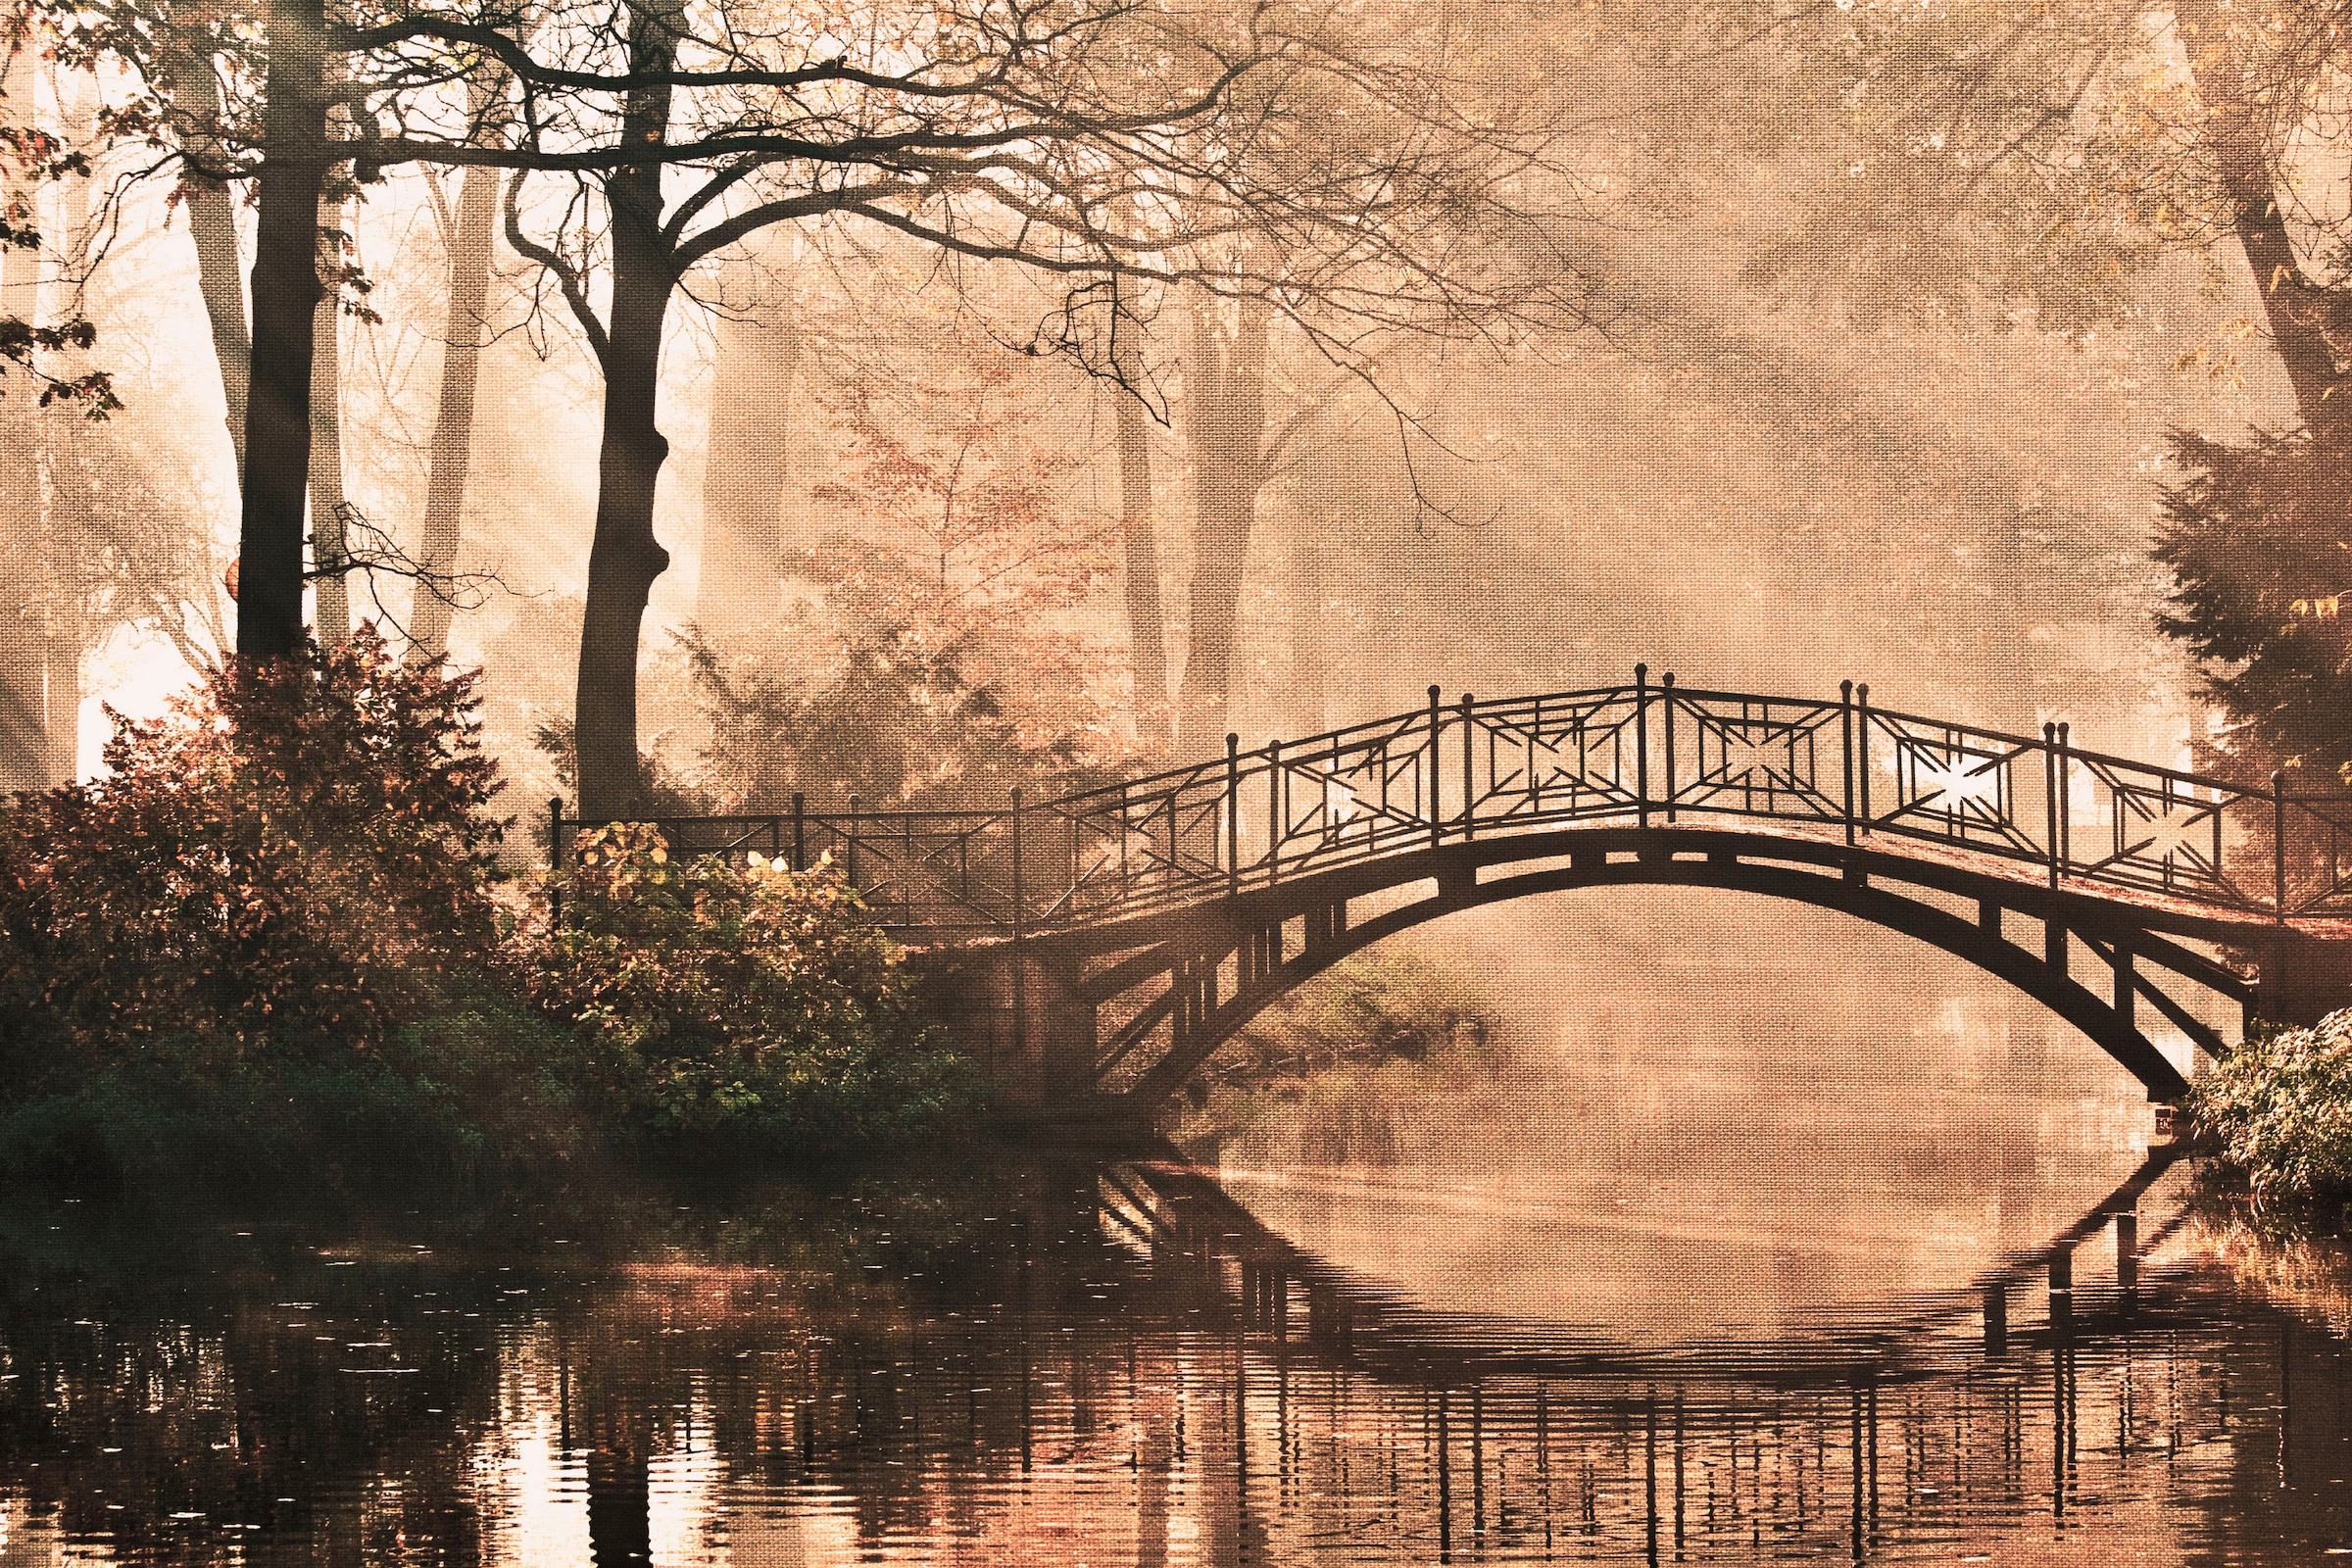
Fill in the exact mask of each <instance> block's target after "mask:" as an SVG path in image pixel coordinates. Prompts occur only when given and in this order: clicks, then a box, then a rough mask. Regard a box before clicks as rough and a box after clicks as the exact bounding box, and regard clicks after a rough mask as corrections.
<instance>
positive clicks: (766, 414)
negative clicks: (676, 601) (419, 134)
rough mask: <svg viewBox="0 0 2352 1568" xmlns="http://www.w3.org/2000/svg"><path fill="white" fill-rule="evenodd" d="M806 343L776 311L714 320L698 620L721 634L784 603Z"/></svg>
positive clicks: (769, 616) (750, 625)
mask: <svg viewBox="0 0 2352 1568" xmlns="http://www.w3.org/2000/svg"><path fill="white" fill-rule="evenodd" d="M801 351H802V339H801V331H800V328H799V327H798V326H797V325H796V324H794V323H793V322H792V321H790V320H788V319H781V317H780V316H779V319H777V320H776V321H775V322H774V323H773V324H770V323H768V322H766V321H761V320H760V319H722V320H721V321H720V322H719V323H718V356H717V360H716V363H715V366H714V367H713V374H712V384H711V435H710V445H709V449H708V450H707V451H706V452H705V454H704V458H703V564H702V574H701V576H700V578H699V579H698V580H697V582H696V585H695V595H694V618H695V621H696V623H697V624H699V625H700V626H702V627H703V628H704V630H706V631H708V632H711V634H713V635H715V636H718V637H720V638H721V639H722V640H724V639H726V638H728V637H730V636H739V635H741V634H743V633H747V632H756V631H757V630H758V629H759V628H760V627H763V626H767V625H770V624H772V623H773V622H774V620H775V618H776V616H777V614H778V613H779V612H780V611H781V609H782V606H781V605H780V603H779V602H778V597H777V585H778V583H779V582H781V581H782V579H783V575H784V537H783V521H782V513H783V508H784V493H785V479H786V476H787V474H788V473H789V471H790V467H791V462H792V392H793V381H794V378H795V376H796V375H797V373H798V371H799V369H800V363H801Z"/></svg>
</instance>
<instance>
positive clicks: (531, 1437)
mask: <svg viewBox="0 0 2352 1568" xmlns="http://www.w3.org/2000/svg"><path fill="white" fill-rule="evenodd" d="M1499 929H1500V928H1498V927H1492V926H1490V927H1484V928H1481V927H1465V928H1463V929H1462V930H1459V931H1456V932H1454V933H1452V934H1451V939H1452V940H1453V941H1454V942H1455V943H1456V944H1457V948H1456V951H1457V952H1458V953H1459V954H1461V955H1463V956H1466V957H1469V958H1479V959H1480V961H1487V959H1486V958H1480V956H1481V955H1487V956H1488V957H1490V958H1491V957H1492V953H1491V948H1492V944H1493V942H1494V940H1495V937H1496V934H1497V932H1498V930H1499ZM1567 929H1569V930H1570V932H1571V934H1574V929H1575V928H1573V926H1570V927H1568V928H1567ZM1808 930H1809V928H1798V930H1797V935H1798V936H1799V937H1803V936H1805V933H1806V931H1808ZM1587 935H1588V936H1589V933H1587ZM1825 940H1827V938H1825ZM1783 948H1784V951H1785V953H1786V955H1787V956H1786V959H1785V962H1784V964H1783V968H1782V970H1781V971H1780V975H1781V978H1780V981H1779V982H1778V983H1775V984H1770V985H1765V986H1761V987H1757V988H1753V989H1751V990H1750V991H1749V992H1748V993H1746V994H1745V1000H1744V1001H1742V1002H1741V1003H1740V1006H1739V1008H1737V1009H1736V1010H1732V1011H1728V1012H1727V1011H1725V1010H1724V1009H1723V1008H1721V1007H1715V1008H1711V1009H1710V1013H1709V1017H1708V1019H1707V1020H1706V1021H1707V1027H1704V1028H1701V1027H1697V1024H1698V1022H1699V1020H1698V1018H1697V1017H1696V1016H1695V1014H1694V1012H1693V1011H1692V1009H1691V1006H1690V1005H1689V1000H1688V999H1689V998H1690V997H1691V995H1693V994H1699V993H1693V992H1692V990H1691V988H1692V987H1694V986H1703V985H1704V984H1707V983H1709V981H1708V977H1707V975H1705V974H1704V973H1701V972H1698V971H1696V970H1692V969H1691V968H1690V966H1689V965H1687V964H1686V965H1685V966H1684V967H1683V968H1681V969H1678V970H1676V971H1675V972H1674V973H1671V974H1665V975H1660V974H1657V973H1648V974H1646V975H1645V977H1643V978H1641V979H1640V980H1639V982H1638V983H1637V981H1636V980H1635V979H1634V978H1633V976H1634V975H1635V973H1636V971H1637V970H1641V969H1642V967H1643V964H1642V962H1641V961H1638V960H1640V958H1641V956H1640V955H1620V957H1621V958H1622V959H1623V961H1622V962H1621V963H1619V964H1618V965H1617V966H1616V970H1615V972H1616V973H1617V974H1618V975H1619V976H1620V978H1621V980H1622V984H1621V985H1620V986H1619V987H1618V989H1615V990H1608V991H1603V990H1595V989H1590V988H1589V987H1590V984H1591V983H1590V982H1589V981H1577V980H1571V979H1570V978H1567V977H1568V976H1570V975H1571V974H1572V973H1573V972H1574V970H1575V968H1576V965H1574V964H1572V963H1570V962H1569V961H1568V960H1567V958H1566V957H1565V956H1563V957H1562V959H1561V961H1560V962H1559V963H1558V964H1557V965H1556V966H1547V965H1546V964H1545V963H1541V962H1532V961H1528V960H1525V959H1524V958H1522V959H1519V960H1514V961H1516V962H1517V963H1518V967H1517V968H1516V969H1513V970H1512V971H1511V972H1510V975H1509V978H1510V983H1511V1006H1512V1008H1513V1009H1514V1011H1515V1013H1516V1015H1517V1016H1516V1026H1517V1027H1518V1028H1519V1029H1520V1030H1521V1032H1522V1035H1523V1037H1524V1044H1525V1049H1524V1050H1523V1051H1522V1053H1521V1054H1520V1056H1519V1057H1518V1059H1517V1064H1516V1065H1515V1066H1513V1067H1511V1068H1510V1069H1508V1070H1506V1071H1504V1072H1502V1073H1501V1074H1499V1075H1497V1076H1494V1077H1487V1078H1481V1079H1478V1080H1477V1081H1450V1082H1447V1083H1445V1084H1440V1085H1433V1086H1429V1087H1428V1088H1427V1091H1426V1093H1425V1095H1424V1098H1422V1099H1421V1100H1420V1101H1418V1102H1412V1101H1409V1099H1408V1100H1407V1101H1402V1102H1399V1103H1393V1104H1384V1105H1381V1106H1374V1107H1367V1106H1364V1105H1361V1104H1356V1105H1352V1106H1347V1107H1341V1108H1335V1107H1334V1106H1333V1105H1331V1104H1329V1103H1320V1102H1316V1101H1314V1100H1313V1098H1312V1097H1309V1099H1308V1100H1306V1101H1302V1102H1299V1103H1280V1104H1275V1105H1271V1106H1265V1107H1259V1108H1258V1109H1256V1110H1253V1111H1251V1112H1250V1114H1249V1115H1247V1116H1236V1117H1233V1118H1230V1124H1229V1125H1227V1126H1225V1127H1224V1128H1223V1129H1222V1133H1223V1138H1222V1144H1221V1148H1220V1150H1219V1157H1218V1158H1217V1160H1216V1161H1214V1162H1202V1163H1201V1164H1194V1165H1183V1164H1176V1163H1170V1162H1166V1161H1158V1162H1154V1161H1151V1160H1141V1159H1134V1160H1125V1161H1117V1162H1112V1163H1108V1164H1103V1163H1097V1162H1092V1161H1089V1160H1086V1159H1082V1158H1069V1159H1059V1160H1056V1159H1050V1158H1043V1157H1032V1158H1028V1159H1023V1160H1011V1161H1005V1162H996V1163H983V1164H976V1165H969V1166H957V1167H956V1168H953V1169H938V1170H931V1171H917V1170H907V1171H901V1172H895V1173H869V1174H866V1175H863V1176H859V1177H856V1178H851V1179H844V1180H842V1181H839V1182H835V1183H832V1184H812V1183H809V1182H795V1181H781V1180H763V1181H733V1182H728V1183H696V1182H682V1181H668V1182H664V1181H653V1180H622V1179H619V1178H610V1179H605V1180H599V1181H586V1180H583V1181H580V1182H577V1183H575V1184H574V1186H573V1187H572V1189H571V1190H568V1191H564V1192H547V1193H541V1194H537V1195H534V1196H532V1197H529V1198H527V1199H502V1200H498V1201H488V1200H470V1199H466V1198H465V1197H463V1196H462V1195H459V1196H453V1195H449V1194H431V1195H425V1194H374V1195H352V1194H343V1195H336V1196H334V1197H333V1198H332V1199H331V1200H329V1199H327V1198H320V1199H319V1200H318V1201H303V1200H300V1199H298V1198H295V1197H288V1198H286V1199H284V1200H282V1201H276V1202H273V1203H270V1204H259V1203H257V1204H252V1205H245V1206H241V1207H238V1208H236V1209H234V1210H233V1211H223V1210H222V1209H221V1208H219V1207H207V1208H203V1209H199V1210H192V1211H190V1212H186V1213H169V1212H158V1211H157V1210H156V1209H155V1208H154V1207H153V1206H151V1205H150V1206H146V1207H142V1208H140V1209H137V1210H135V1211H134V1210H131V1209H128V1208H124V1207H122V1206H107V1205H101V1204H98V1203H96V1202H80V1203H73V1202H66V1201H59V1200H54V1199H44V1198H40V1197H37V1196H33V1195H23V1194H19V1195H7V1196H0V1269H5V1275H4V1276H0V1565H9V1568H14V1565H18V1564H33V1563H40V1564H49V1563H65V1562H74V1563H82V1562H117V1561H121V1562H131V1561H138V1562H150V1561H153V1562H175V1563H176V1562H206V1563H211V1562H221V1563H227V1562H257V1563H289V1564H290V1563H314V1562H319V1563H328V1562H332V1563H378V1562H420V1563H425V1562H429V1563H442V1562H463V1563H473V1562H496V1563H515V1564H569V1563H590V1562H595V1563H620V1562H632V1561H647V1560H650V1561H652V1562H656V1563H714V1564H715V1563H730V1564H799V1563H836V1562H842V1563H846V1562H863V1561H899V1560H905V1561H927V1562H974V1563H980V1562H986V1563H999V1562H1004V1563H1035V1564H1086V1565H1090V1568H1104V1565H1125V1564H1139V1565H1141V1564H1188V1563H1203V1564H1228V1563H1235V1564H1238V1563H1312V1562H1343V1561H1347V1562H1374V1563H1429V1562H1461V1563H1473V1562H1505V1561H1537V1560H1544V1561H1552V1560H1580V1561H1581V1560H1593V1559H1611V1560H1631V1561H1656V1562H1666V1561H1699V1560H1716V1561H1722V1560H1733V1561H1755V1560H1764V1559H1779V1558H1805V1557H1822V1558H1838V1559H1847V1560H1870V1561H1878V1560H1895V1559H1910V1560H1933V1561H1943V1562H1951V1561H1990V1562H1996V1563H2004V1562H2034V1563H2040V1562H2060V1561H2064V1562H2080V1563H2105V1562H2109V1561H2114V1560H2121V1559H2125V1558H2131V1559H2133V1560H2143V1559H2144V1560H2152V1561H2162V1562H2172V1561H2184V1562H2185V1561H2194V1562H2241V1561H2242V1562H2271V1561H2278V1562H2290V1561H2291V1562H2313V1561H2317V1560H2320V1559H2321V1558H2322V1557H2324V1556H2325V1555H2327V1553H2330V1552H2343V1551H2346V1550H2347V1549H2348V1548H2352V1419H2347V1410H2348V1408H2352V1406H2348V1405H2347V1402H2346V1401H2347V1398H2348V1397H2352V1390H2348V1389H2347V1384H2346V1372H2345V1366H2344V1361H2343V1356H2342V1351H2343V1340H2342V1338H2341V1331H2342V1330H2343V1329H2344V1328H2345V1327H2346V1326H2347V1324H2348V1323H2352V1304H2348V1303H2352V1267H2347V1266H2346V1264H2345V1263H2344V1261H2343V1259H2342V1258H2341V1256H2339V1255H2338V1252H2337V1251H2336V1250H2334V1249H2332V1248H2329V1247H2325V1246H2315V1245H2311V1244H2308V1243H2297V1242H2293V1241H2291V1240H2279V1239H2276V1238H2266V1237H2264V1236H2260V1235H2257V1234H2254V1233H2253V1232H2251V1231H2249V1230H2248V1229H2246V1228H2245V1227H2244V1226H2243V1225H2242V1224H2239V1223H2237V1222H2235V1221H2233V1220H2231V1219H2230V1218H2229V1216H2228V1214H2227V1212H2226V1211H2222V1210H2217V1209H2214V1208H2212V1207H2211V1206H2210V1205H2201V1204H2199V1203H2198V1202H2196V1201H2193V1195H2192V1192H2191V1189H2192V1185H2193V1182H2192V1173H2191V1172H2190V1171H2189V1170H2188V1168H2187V1167H2186V1166H2185V1165H2182V1164H2176V1163H2169V1162H2168V1160H2167V1158H2166V1156H2165V1155H2164V1154H2163V1153H2162V1152H2158V1153H2156V1154H2155V1155H2154V1156H2151V1155H2150V1154H2149V1152H2148V1150H2147V1148H2146V1144H2147V1132H2148V1127H2147V1123H2148V1120H2149V1118H2148V1115H2147V1112H2146V1108H2145V1106H2144V1104H2141V1103H2138V1100H2137V1096H2136V1094H2135V1093H2133V1092H2131V1086H2129V1085H2128V1084H2126V1083H2124V1082H2123V1081H2122V1080H2121V1079H2120V1076H2119V1075H2117V1074H2115V1073H2114V1072H2113V1071H2112V1070H2110V1069H2107V1068H2106V1067H2104V1066H2103V1065H2102V1063H2101V1062H2100V1061H2099V1060H2098V1059H2097V1058H2095V1057H2089V1058H2086V1056H2085V1054H2084V1052H2083V1051H2082V1049H2081V1048H2079V1047H2076V1046H2075V1045H2073V1044H2072V1043H2070V1042H2069V1041H2067V1040H2066V1039H2065V1038H2064V1037H2063V1036H2059V1035H2055V1034H2052V1033H2050V1032H2048V1031H2046V1030H2044V1029H2043V1028H2042V1027H2041V1026H2040V1025H2039V1023H2038V1022H2037V1021H2036V1020H2034V1019H2032V1018H2031V1017H2030V1016H2027V1015H2021V1014H2019V1013H2017V1012H2015V1011H2013V1010H2012V1009H2010V1008H2009V1007H2008V1005H2006V1004H2005V1003H2004V1002H2003V1001H2001V999H1999V998H1998V997H1997V996H1996V995H1994V994H1992V993H1989V992H1987V991H1985V990H1984V989H1982V988H1976V987H1974V986H1973V985H1972V984H1971V983H1970V982H1968V981H1967V980H1966V978H1965V977H1964V976H1960V977H1955V976H1953V975H1951V974H1949V973H1947V972H1945V971H1943V970H1940V969H1933V968H1930V969H1922V970H1916V971H1913V972H1912V973H1911V974H1910V979H1911V980H1912V981H1914V982H1915V985H1914V988H1913V989H1912V990H1911V991H1910V992H1909V993H1907V994H1908V995H1910V996H1911V997H1913V998H1914V999H1915V1000H1913V1001H1909V1002H1905V1003H1902V1004H1900V1005H1893V1004H1889V1003H1888V1002H1887V1000H1886V993H1885V992H1883V991H1880V992H1875V993H1874V992H1871V991H1869V990H1867V989H1862V988H1858V987H1857V988H1852V989H1847V988H1843V987H1841V986H1840V985H1838V984H1832V983H1831V981H1832V979H1834V978H1835V977H1836V976H1838V975H1843V974H1846V973H1848V972H1849V971H1852V970H1854V969H1855V968H1856V966H1857V965H1864V966H1866V961H1869V960H1875V959H1876V958H1883V957H1885V955H1874V954H1872V953H1868V952H1863V953H1859V954H1857V953H1854V952H1841V953H1838V954H1836V955H1832V956H1826V957H1825V956H1823V955H1822V954H1820V953H1815V952H1811V951H1810V950H1809V949H1808V947H1807V944H1806V942H1805V941H1796V942H1791V943H1789V944H1784V945H1783ZM1585 956H1586V958H1587V959H1591V958H1592V957H1593V955H1592V954H1591V953H1587V954H1586V955H1585ZM1494 961H1495V962H1497V963H1499V962H1500V960H1499V959H1495V960H1494ZM1650 967H1652V968H1654V967H1655V966H1654V965H1651V966H1650ZM1715 979H1716V980H1718V981H1720V980H1721V979H1722V976H1716V977H1715ZM2118 1215H2122V1216H2125V1217H2124V1218H2122V1219H2120V1220H2119V1219H2118V1218H2117V1216H2118ZM2054 1286H2055V1287H2057V1288H2056V1289H2053V1287H2054Z"/></svg>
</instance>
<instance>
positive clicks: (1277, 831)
mask: <svg viewBox="0 0 2352 1568" xmlns="http://www.w3.org/2000/svg"><path fill="white" fill-rule="evenodd" d="M1290 820H1291V814H1290V812H1288V811H1286V810H1284V809H1283V806H1282V742H1280V741H1268V742H1266V880H1267V881H1268V882H1279V881H1281V880H1282V839H1283V834H1284V833H1285V832H1286V831H1288V829H1289V827H1290Z"/></svg>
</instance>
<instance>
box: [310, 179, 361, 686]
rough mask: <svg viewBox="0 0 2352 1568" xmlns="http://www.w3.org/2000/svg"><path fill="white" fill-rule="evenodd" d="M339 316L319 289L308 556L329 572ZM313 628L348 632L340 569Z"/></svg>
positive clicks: (334, 538)
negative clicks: (309, 553) (309, 554)
mask: <svg viewBox="0 0 2352 1568" xmlns="http://www.w3.org/2000/svg"><path fill="white" fill-rule="evenodd" d="M342 216H343V215H342V211H341V209H340V208H339V207H335V206H322V207H321V208H320V209H319V226H320V227H321V228H332V227H334V226H336V225H337V224H339V223H340V222H341V221H342ZM341 326H342V320H341V317H340V313H339V312H338V311H337V309H336V291H329V292H327V293H324V294H321V295H320V297H319V308H318V314H317V318H316V319H315V320H314V321H313V322H312V327H311V330H312V332H313V334H314V343H315V345H316V347H315V348H314V350H313V353H312V356H311V555H312V558H313V560H315V561H316V562H317V563H318V564H319V569H320V570H321V571H324V572H333V571H334V568H335V567H336V566H337V565H339V564H341V563H342V562H343V560H344V559H345V555H346V552H347V549H348V541H346V540H345V538H344V537H343V533H344V529H343V409H342V388H343V381H342V370H343V357H342V344H341V337H342V333H341V330H340V329H341ZM315 611H316V614H317V619H318V624H317V626H316V628H315V631H316V634H317V636H318V638H319V642H320V643H321V644H322V645H324V646H327V647H332V646H334V645H335V644H337V643H342V642H347V641H349V640H350V637H351V589H350V585H349V583H348V582H347V581H346V579H345V578H344V577H343V576H342V574H341V573H340V572H335V573H334V574H333V575H330V576H321V577H320V578H319V597H318V600H317V601H316V605H315Z"/></svg>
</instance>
